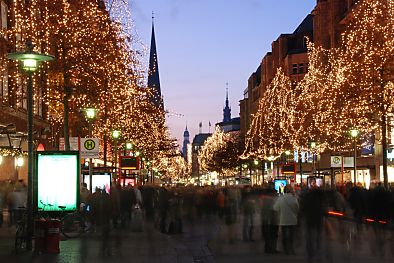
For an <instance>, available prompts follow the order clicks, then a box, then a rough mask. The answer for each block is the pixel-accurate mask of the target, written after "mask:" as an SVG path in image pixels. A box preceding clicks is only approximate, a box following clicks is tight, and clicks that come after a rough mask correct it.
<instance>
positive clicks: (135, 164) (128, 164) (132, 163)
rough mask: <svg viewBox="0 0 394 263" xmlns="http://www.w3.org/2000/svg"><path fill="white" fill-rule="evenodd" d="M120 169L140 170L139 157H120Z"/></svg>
mask: <svg viewBox="0 0 394 263" xmlns="http://www.w3.org/2000/svg"><path fill="white" fill-rule="evenodd" d="M120 169H123V170H139V169H140V157H134V156H120Z"/></svg>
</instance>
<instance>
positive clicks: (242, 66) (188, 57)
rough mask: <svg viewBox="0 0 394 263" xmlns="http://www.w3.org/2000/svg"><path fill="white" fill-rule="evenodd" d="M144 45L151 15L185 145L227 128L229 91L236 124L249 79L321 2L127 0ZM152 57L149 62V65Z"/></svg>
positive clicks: (173, 119)
mask: <svg viewBox="0 0 394 263" xmlns="http://www.w3.org/2000/svg"><path fill="white" fill-rule="evenodd" d="M129 2H130V5H131V8H132V12H133V19H134V22H135V27H136V30H137V32H138V35H139V37H140V39H141V40H142V41H143V43H145V44H146V45H148V47H149V45H150V37H151V23H152V18H151V17H152V11H153V12H154V13H155V33H156V45H157V52H158V62H159V73H160V82H161V91H162V95H163V96H164V106H165V109H166V110H168V111H170V112H174V113H179V114H182V115H184V116H171V115H170V116H167V124H168V126H169V128H170V131H171V135H172V137H175V138H177V139H178V143H179V144H180V145H182V142H183V131H184V129H185V125H186V122H187V126H188V128H189V131H190V140H191V141H192V140H193V138H194V136H195V134H197V133H198V132H199V123H200V122H202V123H203V127H202V131H203V132H208V129H209V127H208V122H211V123H212V127H211V129H210V130H211V132H212V131H213V129H214V124H215V123H217V122H220V121H222V119H223V107H224V102H225V96H226V83H228V89H229V100H230V105H231V109H232V111H231V113H232V117H233V118H234V117H238V116H239V101H240V100H241V99H242V98H243V91H244V90H245V88H246V87H247V81H248V78H249V76H250V75H251V74H252V73H253V72H254V71H255V70H256V69H257V67H258V66H259V63H260V62H261V59H262V58H263V57H264V55H265V54H266V53H267V52H269V51H271V43H272V41H274V40H276V39H277V38H278V36H279V35H280V34H281V33H292V32H293V31H294V30H295V29H296V28H297V26H298V25H299V24H300V23H301V22H302V20H303V19H304V18H305V17H306V16H307V15H308V14H309V13H310V12H311V11H312V9H313V7H314V6H315V4H316V0H129ZM148 57H149V56H148V55H147V57H146V61H147V60H148ZM146 64H147V62H146Z"/></svg>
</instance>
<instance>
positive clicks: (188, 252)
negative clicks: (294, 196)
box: [0, 219, 394, 263]
mask: <svg viewBox="0 0 394 263" xmlns="http://www.w3.org/2000/svg"><path fill="white" fill-rule="evenodd" d="M240 222H242V221H240ZM14 231H15V229H14V228H8V227H3V228H0V262H21V263H24V262H54V263H57V262H59V263H60V262H65V263H66V262H67V263H69V262H72V263H80V262H81V263H82V262H89V263H90V262H93V263H98V262H138V263H139V262H141V263H145V262H147V263H148V262H149V263H156V262H158V263H159V262H160V263H161V262H164V263H167V262H168V263H170V262H171V263H175V262H176V263H211V262H223V263H224V262H229V263H231V262H241V263H248V262H251V263H252V262H274V263H275V262H307V259H306V253H305V242H304V238H303V233H302V230H301V231H300V232H299V234H298V236H297V242H296V255H292V256H288V255H284V254H275V255H272V254H265V253H264V251H263V246H264V244H263V241H262V240H261V234H260V227H259V226H256V228H255V231H254V235H255V236H254V237H255V240H256V241H255V242H243V241H241V236H242V235H241V228H240V225H238V226H236V227H235V236H236V239H235V240H234V241H233V242H229V238H228V233H229V232H228V231H229V229H228V228H227V226H226V225H224V224H221V223H220V222H219V221H218V220H217V219H211V220H207V219H203V220H201V221H199V222H198V223H191V222H186V223H185V227H184V233H183V234H175V235H166V234H162V233H160V232H159V231H158V230H157V229H155V228H154V227H153V224H152V223H147V224H145V229H144V231H143V232H131V231H130V230H127V229H126V230H125V229H123V230H112V231H111V234H110V237H109V238H106V239H103V238H102V236H101V235H100V233H92V234H86V235H84V236H82V237H81V238H78V239H69V240H63V241H61V242H60V250H61V253H60V254H54V255H53V254H52V255H51V254H42V255H34V254H33V253H30V252H26V253H23V254H21V255H14V254H13V253H12V249H13V242H14V241H13V234H14ZM373 240H374V234H373V231H372V228H364V230H363V233H362V236H361V237H360V238H359V240H358V241H354V242H352V243H351V244H350V248H351V249H347V244H346V242H345V241H341V238H340V235H338V233H337V235H336V236H335V237H333V238H332V239H327V238H326V239H324V242H323V244H322V247H323V249H322V251H321V254H320V256H319V257H318V258H317V260H316V261H314V262H356V263H363V262H366V263H367V262H368V263H369V262H387V263H388V262H390V263H391V262H394V261H393V259H394V254H393V252H394V245H393V244H394V242H393V241H394V240H392V236H391V233H390V232H387V233H385V234H384V235H383V239H382V242H383V243H382V246H383V247H380V248H377V247H372V246H371V244H374V242H369V241H373ZM279 243H280V242H278V244H279ZM279 249H280V245H279Z"/></svg>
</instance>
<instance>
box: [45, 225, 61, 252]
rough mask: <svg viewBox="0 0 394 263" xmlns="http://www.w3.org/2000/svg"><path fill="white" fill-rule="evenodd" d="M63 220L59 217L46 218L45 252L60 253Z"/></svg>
mask: <svg viewBox="0 0 394 263" xmlns="http://www.w3.org/2000/svg"><path fill="white" fill-rule="evenodd" d="M60 226H61V222H60V220H57V219H51V220H46V232H45V252H46V253H59V252H60V248H59V243H60Z"/></svg>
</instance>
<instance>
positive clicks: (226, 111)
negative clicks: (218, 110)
mask: <svg viewBox="0 0 394 263" xmlns="http://www.w3.org/2000/svg"><path fill="white" fill-rule="evenodd" d="M226 86H227V87H226V104H225V107H224V108H223V122H230V121H231V107H230V103H229V101H228V83H226Z"/></svg>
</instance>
